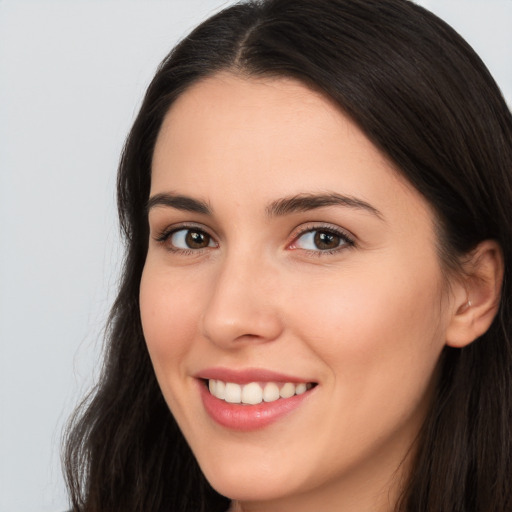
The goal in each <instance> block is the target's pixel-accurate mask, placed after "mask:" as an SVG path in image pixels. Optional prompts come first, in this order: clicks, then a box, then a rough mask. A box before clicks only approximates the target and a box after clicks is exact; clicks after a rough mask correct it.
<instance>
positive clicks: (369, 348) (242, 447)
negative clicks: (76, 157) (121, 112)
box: [140, 73, 501, 512]
mask: <svg viewBox="0 0 512 512" xmlns="http://www.w3.org/2000/svg"><path fill="white" fill-rule="evenodd" d="M158 194H167V195H169V196H172V197H176V196H185V197H186V198H189V199H192V200H194V201H193V202H189V203H186V201H185V202H183V201H182V202H181V203H180V204H181V206H180V205H178V206H176V203H174V204H175V206H170V205H163V204H161V201H160V204H157V203H158V201H156V202H155V203H154V204H153V206H152V207H151V208H150V209H149V225H150V239H149V249H148V254H147V260H146V264H145V267H144V272H143V276H142V281H141V290H140V307H141V318H142V324H143V329H144V335H145V338H146V341H147V346H148V350H149V352H150V356H151V359H152V362H153V365H154V369H155V373H156V376H157V379H158V382H159V384H160V387H161V389H162V392H163V395H164V397H165V399H166V401H167V403H168V405H169V407H170V409H171V411H172V413H173V415H174V416H175V418H176V420H177V421H178V424H179V425H180V428H181V429H182V431H183V433H184V435H185V437H186V439H187V440H188V442H189V444H190V446H191V448H192V450H193V452H194V454H195V456H196V457H197V460H198V462H199V464H200V466H201V468H202V470H203V472H204V473H205V475H206V477H207V478H208V480H209V481H210V482H211V484H212V485H213V487H214V488H215V489H217V490H218V491H219V492H220V493H222V494H224V495H225V496H228V497H230V498H232V499H233V500H234V501H233V507H234V509H235V508H236V510H243V511H254V512H255V511H265V512H277V511H281V512H283V511H292V510H293V511H294V512H302V511H304V512H306V511H307V512H311V511H312V510H322V511H323V512H330V511H340V510H343V511H344V512H365V511H367V512H370V511H371V512H378V511H382V512H384V511H390V510H392V508H393V506H394V504H395V502H396V499H397V496H398V494H399V492H400V489H401V487H400V486H401V483H402V482H403V478H404V477H405V476H406V474H407V470H408V467H409V464H410V460H411V456H412V454H413V453H414V448H413V442H414V439H415V437H416V436H417V434H418V431H419V429H420V426H421V424H422V422H423V421H424V418H425V415H426V413H427V409H428V406H429V403H430V399H431V394H432V389H433V386H434V384H435V378H436V366H437V362H438V359H439V356H440V353H441V351H442V349H443V347H444V346H445V344H447V343H448V344H452V345H454V346H464V345H465V344H468V343H470V342H471V341H473V340H474V339H475V338H476V337H477V336H478V335H479V334H481V333H482V332H484V331H485V330H486V329H487V328H488V326H489V324H490V322H491V321H492V318H493V316H494V314H495V312H496V303H497V297H498V296H499V283H500V275H501V266H500V265H501V259H500V252H499V249H498V248H497V247H496V246H495V244H494V243H493V242H485V243H483V244H481V246H479V247H478V248H477V250H476V251H475V255H477V257H475V258H473V259H472V260H471V261H472V262H473V264H472V266H471V273H470V274H469V273H468V275H467V276H465V277H464V278H462V277H460V276H454V277H452V278H450V280H449V281H448V280H447V279H448V278H447V275H449V273H447V272H446V271H443V267H442V264H441V262H440V260H439V256H438V248H437V236H436V232H435V228H434V216H433V213H432V211H431V208H430V207H429V205H428V204H427V203H426V201H425V200H424V199H423V197H422V196H421V195H420V194H419V193H418V192H417V191H416V190H415V189H414V188H413V187H411V186H410V185H409V184H408V183H407V182H406V180H405V179H404V178H403V177H401V176H400V174H399V173H398V172H397V171H396V170H395V169H394V168H393V165H392V164H391V163H390V162H388V161H387V160H386V158H385V157H384V156H383V155H382V154H381V153H380V152H379V151H378V150H377V148H376V147H375V146H374V145H373V144H372V143H371V142H370V141H369V140H368V139H367V138H366V136H365V135H364V134H363V133H362V132H361V131H360V130H359V128H358V127H357V126H356V125H355V124H354V123H353V122H352V121H351V120H350V119H349V118H348V117H347V116H346V115H344V114H343V112H342V111H341V110H340V109H339V108H338V107H337V106H336V105H334V104H333V103H332V102H331V101H330V100H329V99H327V98H325V97H324V96H323V95H321V94H319V93H318V92H314V91H312V90H310V89H309V88H307V87H306V86H304V85H302V84H300V83H298V82H296V81H293V80H289V79H276V78H273V79H270V78H267V79H265V78H258V79H255V78H247V77H243V76H236V75H234V74H229V73H221V74H218V75H215V76H213V77H210V78H207V79H205V80H203V81H201V82H199V83H197V84H195V85H193V86H192V87H191V88H190V89H188V90H187V91H186V92H185V93H184V94H182V95H181V96H180V97H179V98H178V100H177V101H176V102H175V103H174V104H173V106H172V107H171V109H170V111H169V112H168V114H167V116H166V118H165V120H164V123H163V126H162V128H161V131H160V133H159V137H158V140H157V143H156V147H155V152H154V158H153V165H152V182H151V193H150V195H151V197H156V196H157V195H158ZM313 196H323V198H324V199H325V196H328V197H330V198H331V199H332V198H333V197H336V198H337V199H336V200H333V201H331V202H332V203H333V204H327V205H324V206H318V204H313V203H312V202H311V201H304V199H305V198H306V199H310V198H311V197H313ZM340 197H341V198H342V199H341V200H339V198H340ZM292 198H294V199H295V202H294V201H293V200H292V201H290V199H292ZM297 199H298V200H297ZM187 200H188V199H187ZM324 202H325V201H324ZM185 203H186V204H188V206H186V207H184V206H183V205H184V204H185ZM190 204H194V205H195V206H194V208H195V209H196V210H200V208H199V209H198V208H197V204H200V205H203V206H205V208H203V211H189V210H190V209H191V208H190ZM279 205H281V206H283V205H287V207H285V208H278V206H279ZM297 205H300V207H299V206H297ZM206 207H207V209H208V210H209V211H208V212H206ZM475 262H476V263H475ZM468 300H471V302H472V305H471V306H470V307H468V306H467V301H468ZM211 367H227V368H233V369H245V368H264V369H268V370H273V371H276V372H280V373H285V374H289V375H294V376H297V377H300V378H301V379H303V380H304V381H307V382H314V383H317V386H316V388H315V389H314V390H313V392H312V393H311V394H310V396H309V397H308V399H307V400H304V401H303V402H302V404H301V405H300V406H299V407H298V408H297V409H295V410H294V411H292V412H291V413H289V414H288V415H286V416H284V417H283V418H281V419H279V420H278V421H277V422H275V423H272V424H271V425H268V426H266V427H265V428H262V429H257V430H254V431H249V432H237V431H234V430H231V429H228V428H225V427H222V426H220V425H219V424H217V423H215V421H213V420H212V419H211V418H210V416H209V415H208V414H207V412H206V411H205V409H204V407H203V404H202V401H201V399H200V394H199V392H198V382H197V379H196V378H195V377H194V375H197V373H198V372H200V371H201V370H203V369H205V368H211Z"/></svg>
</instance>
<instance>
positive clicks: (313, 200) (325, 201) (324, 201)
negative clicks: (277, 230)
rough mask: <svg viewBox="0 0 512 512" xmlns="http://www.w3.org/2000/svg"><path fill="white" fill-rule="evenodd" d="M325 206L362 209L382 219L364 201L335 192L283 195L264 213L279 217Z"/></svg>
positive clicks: (375, 210) (381, 216)
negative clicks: (283, 196)
mask: <svg viewBox="0 0 512 512" xmlns="http://www.w3.org/2000/svg"><path fill="white" fill-rule="evenodd" d="M326 206H344V207H348V208H354V209H356V210H363V211H366V212H368V213H371V214H372V215H375V216H377V217H378V218H379V219H381V220H384V217H383V215H382V213H381V212H380V211H379V210H377V208H375V207H374V206H372V205H371V204H369V203H367V202H366V201H362V200H361V199H357V198H356V197H353V196H345V195H341V194H336V193H327V194H297V195H294V196H290V197H285V198H283V199H278V200H277V201H273V202H272V203H270V204H269V205H268V206H267V208H266V213H267V215H268V216H269V217H281V216H283V215H288V214H290V213H296V212H306V211H309V210H315V209H317V208H324V207H326Z"/></svg>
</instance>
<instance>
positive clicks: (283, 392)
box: [208, 379, 311, 405]
mask: <svg viewBox="0 0 512 512" xmlns="http://www.w3.org/2000/svg"><path fill="white" fill-rule="evenodd" d="M310 388H311V384H306V383H305V382H301V383H299V384H293V383H292V382H286V383H285V384H282V385H281V384H278V383H276V382H267V383H266V384H264V385H263V384H259V383H258V382H251V383H249V384H245V385H240V384H236V383H234V382H224V381H222V380H214V379H210V380H209V381H208V389H209V390H210V393H211V394H212V395H213V396H215V397H217V398H219V399H221V400H225V401H226V402H229V403H231V404H247V405H257V404H260V403H261V402H263V401H265V402H275V401H276V400H279V398H290V397H292V396H294V395H301V394H302V393H305V392H306V391H307V390H308V389H310Z"/></svg>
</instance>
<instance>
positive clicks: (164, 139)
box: [151, 73, 431, 218]
mask: <svg viewBox="0 0 512 512" xmlns="http://www.w3.org/2000/svg"><path fill="white" fill-rule="evenodd" d="M269 185H271V186H269ZM177 189H180V190H177ZM171 190H172V191H177V192H180V193H185V192H186V193H189V192H193V193H194V194H195V195H198V196H201V198H202V199H205V200H208V201H209V202H215V201H218V202H219V201H220V202H222V201H224V202H226V201H227V200H229V199H237V198H238V200H239V201H244V202H245V203H246V204H252V203H256V202H258V201H259V202H260V203H264V202H268V201H272V200H275V199H278V198H279V197H284V196H289V195H292V194H301V193H320V192H325V191H327V190H329V191H334V192H337V193H343V194H349V195H351V196H356V197H358V198H360V199H361V200H364V201H367V202H369V203H377V204H378V205H379V206H376V207H377V208H378V209H379V210H381V209H384V210H385V209H386V208H388V207H389V208H391V209H394V210H397V206H400V208H399V209H401V213H402V214H406V213H407V211H408V210H409V213H410V210H411V209H414V210H418V211H421V212H422V214H423V215H427V216H428V217H429V218H430V217H431V211H430V208H429V207H428V205H427V203H426V202H425V200H424V199H423V198H422V196H421V195H420V194H419V193H418V192H417V191H416V190H415V189H414V188H413V187H412V186H410V185H409V183H408V182H407V181H406V180H405V179H404V178H403V177H402V176H401V175H400V174H399V173H398V172H397V171H396V169H395V168H394V167H393V165H392V164H391V163H390V162H389V160H388V159H387V158H386V157H385V155H383V154H382V153H381V152H380V151H379V150H378V149H377V148H376V147H375V146H374V145H373V144H372V143H371V141H370V140H369V139H368V138H367V137H366V136H365V135H364V133H363V132H362V131H361V130H360V129H359V128H358V126H357V125H356V124H355V123H354V122H352V121H351V120H350V119H349V118H348V116H346V115H345V114H344V112H343V111H342V110H341V109H340V108H339V106H338V105H336V104H335V103H334V102H333V101H332V100H331V99H329V98H328V97H326V96H325V95H323V94H321V93H319V92H317V91H313V90H311V89H310V88H308V87H306V86H305V85H303V84H302V83H300V82H298V81H295V80H293V79H286V78H257V79H254V78H246V77H240V76H235V75H232V74H229V73H220V74H218V75H215V76H213V77H209V78H207V79H205V80H203V81H200V82H198V83H196V84H194V85H193V86H192V87H191V88H189V89H188V90H187V91H186V92H185V93H183V94H182V95H181V96H180V97H179V98H178V99H177V100H176V102H175V103H174V104H173V105H172V107H171V109H170V110H169V112H168V113H167V115H166V117H165V119H164V122H163V124H162V128H161V130H160V133H159V136H158V139H157V144H156V146H155V152H154V156H153V166H152V187H151V193H152V194H154V193H158V192H166V191H171Z"/></svg>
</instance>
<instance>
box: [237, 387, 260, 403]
mask: <svg viewBox="0 0 512 512" xmlns="http://www.w3.org/2000/svg"><path fill="white" fill-rule="evenodd" d="M262 400H263V390H262V389H261V386H260V385H259V384H258V383H257V382H251V383H250V384H246V385H245V386H244V387H243V389H242V403H243V404H251V405H256V404H261V402H262Z"/></svg>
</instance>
